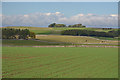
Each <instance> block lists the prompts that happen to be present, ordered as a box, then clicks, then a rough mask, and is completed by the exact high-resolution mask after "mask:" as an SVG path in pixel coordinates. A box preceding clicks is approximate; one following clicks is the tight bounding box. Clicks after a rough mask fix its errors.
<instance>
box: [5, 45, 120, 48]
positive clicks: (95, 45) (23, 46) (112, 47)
mask: <svg viewBox="0 0 120 80" xmlns="http://www.w3.org/2000/svg"><path fill="white" fill-rule="evenodd" d="M6 47H36V48H37V47H103V48H108V47H109V48H120V47H118V46H96V45H69V46H6Z"/></svg>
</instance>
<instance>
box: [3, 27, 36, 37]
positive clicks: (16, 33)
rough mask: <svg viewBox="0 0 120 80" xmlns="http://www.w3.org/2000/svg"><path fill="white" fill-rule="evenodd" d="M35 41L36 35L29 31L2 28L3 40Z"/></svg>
mask: <svg viewBox="0 0 120 80" xmlns="http://www.w3.org/2000/svg"><path fill="white" fill-rule="evenodd" d="M29 38H31V39H34V38H35V33H34V32H30V31H29V30H28V29H22V30H21V29H13V28H2V39H29Z"/></svg>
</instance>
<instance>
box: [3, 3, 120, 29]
mask: <svg viewBox="0 0 120 80" xmlns="http://www.w3.org/2000/svg"><path fill="white" fill-rule="evenodd" d="M117 13H118V3H117V2H3V3H2V14H1V15H2V22H3V24H2V25H3V26H35V27H46V26H48V25H49V24H51V23H53V22H56V23H63V24H66V25H71V24H79V23H81V24H83V25H85V26H93V27H94V26H95V27H100V26H101V27H106V26H107V27H109V26H110V27H116V26H117V17H118V16H117Z"/></svg>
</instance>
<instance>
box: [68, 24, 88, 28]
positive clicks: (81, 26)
mask: <svg viewBox="0 0 120 80" xmlns="http://www.w3.org/2000/svg"><path fill="white" fill-rule="evenodd" d="M68 27H79V28H85V27H86V26H83V25H82V24H75V25H69V26H68Z"/></svg>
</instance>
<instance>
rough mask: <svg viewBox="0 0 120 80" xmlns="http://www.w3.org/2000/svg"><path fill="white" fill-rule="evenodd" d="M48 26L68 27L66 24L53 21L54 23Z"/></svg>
mask: <svg viewBox="0 0 120 80" xmlns="http://www.w3.org/2000/svg"><path fill="white" fill-rule="evenodd" d="M48 27H66V25H65V24H56V23H53V24H50V25H49V26H48Z"/></svg>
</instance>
